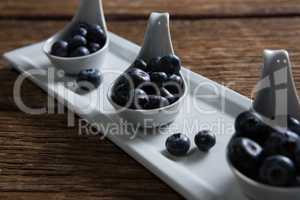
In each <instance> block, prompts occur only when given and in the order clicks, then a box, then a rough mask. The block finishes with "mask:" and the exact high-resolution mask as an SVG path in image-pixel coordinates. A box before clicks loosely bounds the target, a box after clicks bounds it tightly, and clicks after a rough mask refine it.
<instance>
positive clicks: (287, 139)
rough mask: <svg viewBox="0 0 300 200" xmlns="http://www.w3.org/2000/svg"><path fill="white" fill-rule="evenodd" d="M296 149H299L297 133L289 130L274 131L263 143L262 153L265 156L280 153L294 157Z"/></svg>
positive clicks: (299, 142)
mask: <svg viewBox="0 0 300 200" xmlns="http://www.w3.org/2000/svg"><path fill="white" fill-rule="evenodd" d="M297 149H300V140H299V136H298V135H297V134H295V133H293V132H291V131H287V132H278V131H274V132H273V133H272V134H271V136H270V137H269V138H268V139H267V141H266V143H265V145H264V154H265V155H266V156H272V155H277V154H280V155H283V156H286V157H289V158H290V159H294V158H295V152H296V150H297Z"/></svg>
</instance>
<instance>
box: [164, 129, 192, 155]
mask: <svg viewBox="0 0 300 200" xmlns="http://www.w3.org/2000/svg"><path fill="white" fill-rule="evenodd" d="M190 146H191V142H190V139H189V138H188V137H187V136H186V135H184V134H181V133H176V134H174V135H171V136H169V137H168V138H167V141H166V148H167V151H168V152H169V153H170V154H172V155H174V156H184V155H186V154H187V153H188V151H189V149H190Z"/></svg>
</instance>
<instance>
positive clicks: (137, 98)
mask: <svg viewBox="0 0 300 200" xmlns="http://www.w3.org/2000/svg"><path fill="white" fill-rule="evenodd" d="M130 97H131V105H130V108H133V109H143V108H145V105H146V104H147V103H148V102H149V96H148V95H147V94H146V92H145V91H144V90H142V89H132V90H131V92H130Z"/></svg>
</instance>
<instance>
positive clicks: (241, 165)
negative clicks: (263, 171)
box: [227, 137, 262, 177]
mask: <svg viewBox="0 0 300 200" xmlns="http://www.w3.org/2000/svg"><path fill="white" fill-rule="evenodd" d="M227 153H228V157H229V160H230V161H231V163H232V164H233V166H234V167H236V168H237V169H238V170H239V171H240V172H242V173H243V174H245V175H247V176H250V177H253V176H255V175H256V174H257V173H258V167H259V165H260V162H261V155H262V148H261V146H260V145H259V144H257V143H256V142H255V141H253V140H250V139H248V138H242V137H237V138H233V139H232V140H231V142H230V143H229V146H228V152H227Z"/></svg>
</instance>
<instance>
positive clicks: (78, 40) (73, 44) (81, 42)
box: [69, 35, 87, 50]
mask: <svg viewBox="0 0 300 200" xmlns="http://www.w3.org/2000/svg"><path fill="white" fill-rule="evenodd" d="M69 44H70V49H71V50H72V49H73V50H74V49H76V48H77V47H80V46H85V45H87V41H86V39H85V37H82V36H81V35H75V36H74V37H73V38H72V39H71V40H70V42H69Z"/></svg>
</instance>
